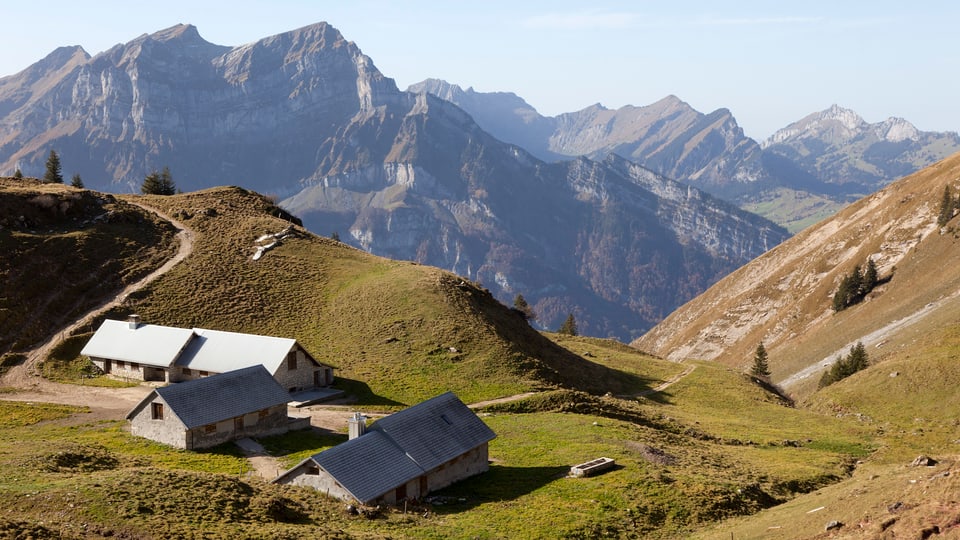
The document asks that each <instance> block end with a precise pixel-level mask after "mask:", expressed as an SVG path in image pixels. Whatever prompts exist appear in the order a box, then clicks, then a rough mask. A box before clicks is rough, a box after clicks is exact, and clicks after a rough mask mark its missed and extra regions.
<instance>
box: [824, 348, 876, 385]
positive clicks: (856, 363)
mask: <svg viewBox="0 0 960 540" xmlns="http://www.w3.org/2000/svg"><path fill="white" fill-rule="evenodd" d="M869 365H870V360H869V358H868V357H867V349H866V347H864V346H863V343H862V342H860V341H858V342H857V344H856V345H854V346H853V347H850V353H849V354H847V355H846V356H844V357H842V358H837V360H836V362H834V363H833V365H832V366H830V370H829V371H827V372H825V373H824V374H823V376H822V377H820V384H818V385H817V388H823V387H825V386H829V385H831V384H833V383H835V382H837V381H840V380H843V379H846V378H847V377H849V376H851V375H853V374H854V373H856V372H858V371H861V370H864V369H867V366H869Z"/></svg>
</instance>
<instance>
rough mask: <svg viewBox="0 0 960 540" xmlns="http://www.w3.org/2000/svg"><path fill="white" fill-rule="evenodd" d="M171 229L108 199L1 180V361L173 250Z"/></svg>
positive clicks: (62, 188)
mask: <svg viewBox="0 0 960 540" xmlns="http://www.w3.org/2000/svg"><path fill="white" fill-rule="evenodd" d="M174 233H175V230H174V229H173V227H172V226H171V225H170V224H169V223H168V222H166V221H162V220H160V219H159V218H158V217H157V216H156V215H154V214H153V213H151V212H147V211H145V210H143V209H141V208H138V207H136V206H134V205H131V204H129V203H126V202H123V201H121V200H118V199H117V198H115V197H114V196H112V195H106V194H102V193H96V192H92V191H87V190H81V189H75V188H71V187H68V186H64V185H62V184H41V183H39V182H37V181H34V180H25V179H24V180H14V179H10V178H0V253H2V254H3V255H2V256H0V355H2V354H3V353H4V352H7V351H18V350H24V349H26V348H28V347H29V346H31V345H34V344H36V343H38V342H39V341H41V340H42V339H43V338H45V337H46V336H48V335H50V334H52V333H53V332H56V331H57V330H58V329H59V328H62V327H63V326H64V325H66V324H67V323H69V322H72V321H73V320H75V319H76V318H78V317H79V316H81V315H83V314H84V313H86V312H87V311H88V310H90V309H91V308H93V307H94V306H96V305H97V304H99V303H100V302H101V301H102V300H103V299H104V298H106V297H107V296H108V295H110V294H116V293H117V292H119V291H120V290H121V289H122V288H123V287H124V286H125V285H127V284H129V283H131V282H134V281H136V280H137V279H139V278H141V277H143V276H145V275H146V274H148V273H149V272H150V271H152V270H154V269H155V268H157V267H159V266H160V265H162V264H163V262H164V261H166V260H167V259H169V258H170V257H171V256H172V255H173V253H174V252H175V250H176V246H175V243H174Z"/></svg>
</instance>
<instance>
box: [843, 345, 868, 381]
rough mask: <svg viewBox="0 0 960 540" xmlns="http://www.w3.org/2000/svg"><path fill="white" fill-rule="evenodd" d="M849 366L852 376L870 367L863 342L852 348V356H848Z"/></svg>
mask: <svg viewBox="0 0 960 540" xmlns="http://www.w3.org/2000/svg"><path fill="white" fill-rule="evenodd" d="M847 364H849V368H848V369H849V371H850V375H853V374H854V373H856V372H858V371H861V370H864V369H867V367H868V366H869V365H870V361H869V359H868V358H867V349H866V347H864V346H863V342H861V341H858V342H857V344H856V345H854V346H853V347H850V354H849V355H848V356H847Z"/></svg>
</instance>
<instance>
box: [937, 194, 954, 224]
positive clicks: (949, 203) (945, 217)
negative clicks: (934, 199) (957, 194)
mask: <svg viewBox="0 0 960 540" xmlns="http://www.w3.org/2000/svg"><path fill="white" fill-rule="evenodd" d="M954 206H955V203H954V201H953V195H951V193H950V186H949V185H946V186H943V199H941V200H940V213H939V215H938V216H937V225H939V226H941V227H943V226H944V225H946V224H947V222H948V221H950V218H952V217H953V209H954Z"/></svg>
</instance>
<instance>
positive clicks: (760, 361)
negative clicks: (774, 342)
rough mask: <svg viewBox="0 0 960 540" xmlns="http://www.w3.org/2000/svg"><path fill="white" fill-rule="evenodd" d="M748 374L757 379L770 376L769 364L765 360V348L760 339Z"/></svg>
mask: <svg viewBox="0 0 960 540" xmlns="http://www.w3.org/2000/svg"><path fill="white" fill-rule="evenodd" d="M750 375H753V376H754V377H757V378H758V379H767V378H769V377H770V364H769V363H768V362H767V349H766V347H764V346H763V342H762V341H761V342H760V344H759V345H757V351H756V353H754V355H753V367H752V368H751V369H750Z"/></svg>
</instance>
